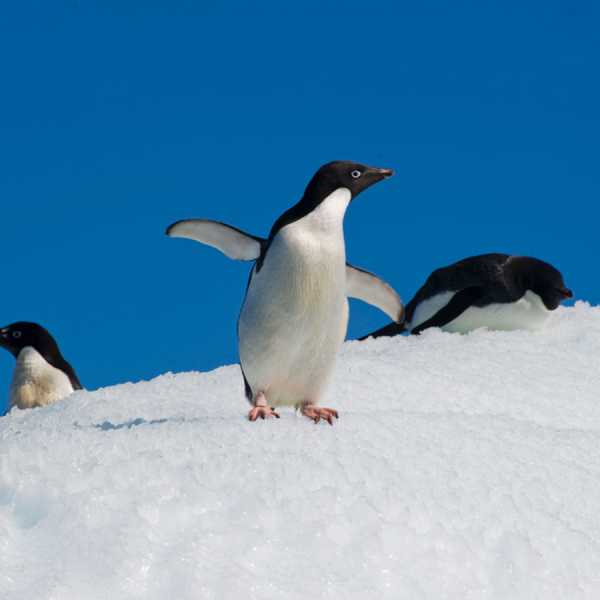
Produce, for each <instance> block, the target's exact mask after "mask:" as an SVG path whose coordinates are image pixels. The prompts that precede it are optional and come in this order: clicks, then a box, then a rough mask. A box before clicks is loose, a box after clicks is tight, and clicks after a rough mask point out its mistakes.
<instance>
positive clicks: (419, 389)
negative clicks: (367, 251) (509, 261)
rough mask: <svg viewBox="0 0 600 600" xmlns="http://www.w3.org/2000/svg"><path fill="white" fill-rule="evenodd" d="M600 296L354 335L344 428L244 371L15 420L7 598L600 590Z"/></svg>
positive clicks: (7, 507) (7, 477) (3, 482)
mask: <svg viewBox="0 0 600 600" xmlns="http://www.w3.org/2000/svg"><path fill="white" fill-rule="evenodd" d="M599 363H600V308H595V307H589V306H588V305H586V304H584V303H578V304H577V305H576V306H575V307H574V308H569V309H560V310H559V311H557V312H556V313H555V315H554V316H553V319H552V322H551V324H550V325H549V327H548V329H547V330H545V331H544V332H541V333H537V334H532V333H528V332H514V333H492V332H487V331H478V332H475V333H473V334H470V335H468V336H459V335H452V334H444V333H441V332H439V331H428V332H426V333H425V334H424V335H422V336H421V337H420V338H396V339H392V340H390V339H380V340H372V341H369V342H366V343H358V342H351V343H348V344H346V345H345V347H344V349H343V352H342V356H341V358H340V361H339V362H338V368H337V372H336V377H335V382H334V385H333V386H332V389H331V393H330V402H329V403H328V404H329V405H331V406H335V407H336V408H338V409H339V410H340V420H339V421H338V423H336V425H335V426H334V427H330V426H329V425H326V424H323V423H321V424H319V425H314V424H313V423H312V422H310V421H308V420H306V419H304V418H302V417H300V416H297V415H296V414H294V413H293V412H292V411H286V410H285V409H284V410H282V411H281V412H282V418H281V419H280V420H278V421H276V420H271V421H264V422H258V423H249V422H247V421H246V420H245V418H244V415H245V414H246V412H247V405H246V403H245V400H244V399H243V393H242V382H241V377H240V374H239V370H238V368H237V367H236V366H229V367H224V368H221V369H217V370H216V371H213V372H210V373H183V374H180V375H171V374H167V375H164V376H162V377H159V378H157V379H155V380H153V381H150V382H144V383H138V384H135V385H134V384H124V385H120V386H115V387H111V388H105V389H101V390H98V391H96V392H92V393H90V392H77V393H76V394H75V395H73V396H71V398H70V399H68V400H65V401H63V402H60V403H58V404H56V405H54V406H51V407H47V408H44V409H37V410H31V411H13V412H12V413H11V414H10V415H9V416H7V417H5V418H2V419H0V461H1V462H0V561H1V565H0V566H1V568H0V598H1V599H2V600H22V599H24V598H27V599H28V600H35V599H53V600H96V599H102V600H105V599H109V600H119V599H136V598H144V599H157V600H158V599H161V600H163V599H169V600H180V599H184V600H186V599H194V600H196V599H205V598H206V599H222V598H225V599H229V598H232V599H237V598H240V599H242V598H243V599H245V598H260V599H263V598H285V599H290V600H294V599H300V598H303V599H304V598H311V599H313V598H336V599H355V598H357V599H358V598H360V599H365V598H366V599H370V598H374V599H375V598H376V599H380V598H398V599H410V600H412V599H422V598H434V599H436V600H438V599H442V598H457V599H458V598H460V599H471V598H486V599H487V598H490V599H492V598H493V599H496V598H510V599H516V598H527V599H528V600H530V599H534V598H543V599H545V600H546V599H553V598H568V599H577V598H590V599H591V598H595V599H597V598H600V368H599V366H600V364H599Z"/></svg>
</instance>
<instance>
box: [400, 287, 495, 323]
mask: <svg viewBox="0 0 600 600" xmlns="http://www.w3.org/2000/svg"><path fill="white" fill-rule="evenodd" d="M482 295H483V288H481V287H478V286H473V287H468V288H464V289H462V290H460V292H457V293H456V294H454V296H453V297H452V299H451V300H450V302H448V304H446V306H444V308H440V310H438V311H437V312H436V313H435V315H433V317H431V318H429V319H427V321H423V323H421V324H419V325H417V327H415V328H414V329H412V331H411V333H413V334H415V335H418V334H419V333H421V332H422V331H423V330H425V329H428V328H429V327H443V326H444V325H447V324H448V323H450V321H454V319H456V318H457V317H459V316H460V315H462V314H463V313H464V312H465V310H467V308H469V307H470V306H473V303H474V302H475V301H476V300H478V299H479V298H481V296H482Z"/></svg>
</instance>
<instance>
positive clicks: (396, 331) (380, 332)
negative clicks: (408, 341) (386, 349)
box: [358, 323, 406, 342]
mask: <svg viewBox="0 0 600 600" xmlns="http://www.w3.org/2000/svg"><path fill="white" fill-rule="evenodd" d="M403 331H406V326H405V324H404V323H388V324H387V325H384V326H383V327H381V328H379V329H376V330H375V331H372V332H371V333H369V334H367V335H363V336H362V337H359V338H358V341H359V342H362V341H364V340H367V339H369V338H378V337H393V336H394V335H400V334H401V333H402V332H403Z"/></svg>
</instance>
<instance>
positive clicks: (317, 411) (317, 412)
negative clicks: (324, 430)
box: [302, 405, 340, 425]
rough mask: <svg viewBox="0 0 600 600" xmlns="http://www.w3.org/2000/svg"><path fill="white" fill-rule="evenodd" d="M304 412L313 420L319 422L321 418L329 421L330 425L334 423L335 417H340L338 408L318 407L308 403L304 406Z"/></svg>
mask: <svg viewBox="0 0 600 600" xmlns="http://www.w3.org/2000/svg"><path fill="white" fill-rule="evenodd" d="M302 414H303V415H304V416H305V417H308V418H309V419H311V420H312V421H314V422H315V424H316V423H318V422H319V421H320V420H321V419H323V420H324V421H327V422H328V423H329V424H330V425H333V419H334V417H335V418H336V419H339V418H340V417H339V415H338V412H337V410H334V409H333V408H317V407H316V406H312V405H306V406H304V407H302Z"/></svg>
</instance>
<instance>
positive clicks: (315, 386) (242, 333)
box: [238, 189, 351, 405]
mask: <svg viewBox="0 0 600 600" xmlns="http://www.w3.org/2000/svg"><path fill="white" fill-rule="evenodd" d="M350 198H351V195H350V192H349V191H348V190H346V189H339V190H336V191H335V192H334V193H333V194H331V195H330V196H329V197H328V198H326V199H325V200H324V201H323V202H322V203H321V204H320V205H319V206H318V207H317V208H316V209H315V210H313V211H312V212H311V213H309V214H308V215H306V216H305V217H303V218H301V219H299V220H297V221H294V222H292V223H290V224H289V225H286V226H285V227H283V228H282V229H281V230H280V231H279V232H278V233H277V235H276V236H275V238H274V239H273V241H272V243H271V246H270V247H269V249H268V251H267V255H266V257H265V260H264V262H263V265H262V268H261V269H260V271H259V272H258V273H256V272H254V273H253V275H252V279H251V281H250V285H249V287H248V290H247V294H246V300H245V302H244V306H243V307H242V312H241V315H240V320H239V326H238V334H239V352H240V362H241V364H242V369H243V370H244V374H245V376H246V378H247V380H248V383H249V384H250V387H251V388H252V391H253V392H254V393H255V394H256V393H258V392H264V393H265V395H266V396H267V400H268V401H269V403H271V404H273V405H281V404H289V405H294V404H298V403H302V402H316V401H317V400H318V399H319V397H320V395H321V394H322V392H323V390H324V388H325V387H326V384H327V382H328V379H329V376H330V374H331V372H332V370H333V366H334V363H335V357H336V354H337V351H338V350H339V347H340V346H341V344H342V342H343V341H344V337H345V335H346V327H347V323H348V301H347V298H346V253H345V246H344V233H343V218H344V213H345V211H346V208H347V206H348V203H349V202H350Z"/></svg>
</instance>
